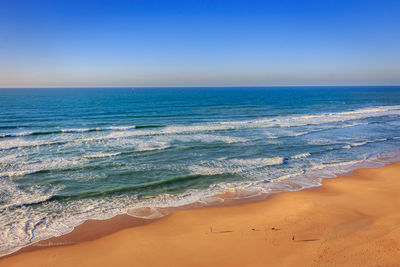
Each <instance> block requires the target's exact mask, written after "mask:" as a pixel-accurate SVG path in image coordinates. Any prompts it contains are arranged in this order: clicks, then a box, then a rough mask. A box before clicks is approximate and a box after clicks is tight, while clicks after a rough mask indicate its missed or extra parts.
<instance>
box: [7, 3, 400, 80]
mask: <svg viewBox="0 0 400 267" xmlns="http://www.w3.org/2000/svg"><path fill="white" fill-rule="evenodd" d="M336 84H400V1H398V0H393V1H386V0H380V1H369V0H360V1H351V0H343V1H341V0H337V1H331V0H318V1H311V0H310V1H306V0H303V1H300V0H298V1H294V0H291V1H290V0H276V1H252V0H240V1H239V0H237V1H235V0H230V1H217V0H215V1H200V0H198V1H197V0H186V1H168V0H160V1H152V0H140V1H139V0H138V1H118V0H110V1H102V0H96V1H84V0H79V1H78V0H76V1H75V0H64V1H62V0H49V1H41V0H31V1H27V0H26V1H23V0H1V1H0V87H42V86H43V87H57V86H67V87H69V86H71V87H72V86H73V87H77V86H178V85H179V86H187V85H189V86H207V85H216V86H229V85H336Z"/></svg>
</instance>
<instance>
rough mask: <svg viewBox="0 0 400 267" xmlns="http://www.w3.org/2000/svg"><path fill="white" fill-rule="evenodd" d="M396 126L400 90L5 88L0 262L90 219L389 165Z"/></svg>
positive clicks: (0, 132) (295, 185) (302, 184)
mask: <svg viewBox="0 0 400 267" xmlns="http://www.w3.org/2000/svg"><path fill="white" fill-rule="evenodd" d="M399 118H400V87H309V88H308V87H294V88H289V87H283V88H282V87H281V88H134V89H131V88H129V89H126V88H125V89H122V88H107V89H1V90H0V213H1V217H0V254H1V253H3V254H4V253H9V252H11V251H13V250H15V249H16V248H18V247H21V246H24V245H27V244H29V243H31V242H35V241H38V240H41V239H44V238H48V237H51V236H55V235H60V234H63V233H67V232H69V231H71V230H72V229H73V227H74V226H76V225H78V224H80V223H81V222H83V221H84V220H86V219H89V218H109V217H111V216H114V215H116V214H121V213H128V214H131V215H137V216H138V214H139V209H138V208H139V207H153V209H152V211H153V213H149V214H147V215H148V216H150V217H152V216H153V217H156V216H158V215H159V214H157V210H156V209H155V208H156V207H163V206H179V205H184V204H188V203H194V202H201V203H208V202H215V201H223V199H219V198H217V197H215V195H216V194H218V193H222V192H226V191H229V192H232V193H233V194H231V195H232V196H233V197H247V196H249V195H257V194H268V193H271V192H281V191H287V190H298V189H301V188H306V187H310V186H316V185H318V184H319V183H320V178H321V177H332V176H334V175H335V174H340V173H344V172H348V171H349V170H352V169H354V168H357V167H363V166H378V165H381V164H384V163H385V162H389V161H391V160H394V159H396V158H397V156H398V155H399V151H400V146H399V145H400V119H399ZM142 215H143V214H142Z"/></svg>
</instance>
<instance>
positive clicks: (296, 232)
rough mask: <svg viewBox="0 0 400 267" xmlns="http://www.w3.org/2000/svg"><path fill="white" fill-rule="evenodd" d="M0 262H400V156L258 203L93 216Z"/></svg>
mask: <svg viewBox="0 0 400 267" xmlns="http://www.w3.org/2000/svg"><path fill="white" fill-rule="evenodd" d="M46 242H47V243H46ZM61 244H64V245H61ZM48 245H52V246H50V247H46V246H48ZM54 245H59V246H54ZM35 248H36V249H35ZM37 248H41V249H37ZM0 266H9V267H11V266H400V163H394V164H390V165H388V166H385V167H380V168H375V169H360V170H357V171H355V172H354V173H353V175H352V176H351V177H338V178H334V179H325V180H324V181H323V186H322V187H319V188H317V189H311V190H302V191H297V192H288V193H282V194H278V195H275V196H273V197H271V198H269V199H267V200H264V201H260V202H254V203H246V204H240V205H234V206H225V207H209V208H201V209H190V210H181V211H176V212H174V213H173V214H171V215H169V216H167V217H165V218H163V219H160V220H156V221H146V220H136V219H133V218H130V217H128V216H120V217H117V218H114V219H112V220H108V221H102V222H95V223H93V222H87V223H85V224H83V225H81V226H80V227H78V228H77V229H76V230H75V231H74V232H72V233H71V234H69V236H68V235H67V236H64V237H61V238H55V239H53V240H52V241H51V242H49V241H44V242H41V243H39V244H36V245H34V246H31V247H28V248H25V249H24V250H23V251H22V252H19V253H16V254H14V255H10V256H7V257H4V258H2V259H0Z"/></svg>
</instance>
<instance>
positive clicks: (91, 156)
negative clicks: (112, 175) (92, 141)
mask: <svg viewBox="0 0 400 267" xmlns="http://www.w3.org/2000/svg"><path fill="white" fill-rule="evenodd" d="M120 154H121V152H115V153H102V152H99V153H91V154H86V155H84V156H83V157H84V158H88V159H96V158H109V157H115V156H118V155H120Z"/></svg>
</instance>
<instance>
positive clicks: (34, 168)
mask: <svg viewBox="0 0 400 267" xmlns="http://www.w3.org/2000/svg"><path fill="white" fill-rule="evenodd" d="M83 162H84V161H82V159H81V158H79V157H74V158H52V159H44V160H37V161H31V162H26V161H17V162H13V163H12V164H9V165H8V166H6V167H5V168H4V169H3V170H2V172H0V177H1V178H13V177H20V176H24V175H29V174H34V173H37V172H40V171H47V170H55V169H61V168H67V167H74V166H80V165H82V164H83Z"/></svg>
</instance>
